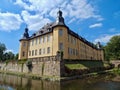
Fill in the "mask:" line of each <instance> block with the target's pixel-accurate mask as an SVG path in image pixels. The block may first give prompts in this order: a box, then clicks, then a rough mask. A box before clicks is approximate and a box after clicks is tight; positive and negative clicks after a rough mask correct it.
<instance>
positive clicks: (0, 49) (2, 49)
mask: <svg viewBox="0 0 120 90" xmlns="http://www.w3.org/2000/svg"><path fill="white" fill-rule="evenodd" d="M5 50H6V46H5V44H3V43H0V60H2V59H3V55H4V52H5Z"/></svg>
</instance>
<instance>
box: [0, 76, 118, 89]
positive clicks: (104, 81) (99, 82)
mask: <svg viewBox="0 0 120 90" xmlns="http://www.w3.org/2000/svg"><path fill="white" fill-rule="evenodd" d="M114 77H115V76H114V75H101V76H99V77H94V78H91V77H90V78H84V79H79V80H71V81H66V82H61V83H60V82H52V81H42V80H33V79H30V78H22V77H18V76H13V75H5V74H0V90H120V82H119V81H118V82H115V81H112V78H114ZM3 88H4V89H3Z"/></svg>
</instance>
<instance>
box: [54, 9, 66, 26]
mask: <svg viewBox="0 0 120 90" xmlns="http://www.w3.org/2000/svg"><path fill="white" fill-rule="evenodd" d="M56 24H59V25H65V23H64V18H63V17H62V11H61V10H59V11H58V12H57V19H56Z"/></svg>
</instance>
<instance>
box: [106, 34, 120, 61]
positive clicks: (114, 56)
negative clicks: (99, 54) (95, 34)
mask: <svg viewBox="0 0 120 90" xmlns="http://www.w3.org/2000/svg"><path fill="white" fill-rule="evenodd" d="M104 50H105V59H106V60H120V36H113V37H112V38H111V39H110V41H109V42H108V43H107V45H106V46H105V47H104Z"/></svg>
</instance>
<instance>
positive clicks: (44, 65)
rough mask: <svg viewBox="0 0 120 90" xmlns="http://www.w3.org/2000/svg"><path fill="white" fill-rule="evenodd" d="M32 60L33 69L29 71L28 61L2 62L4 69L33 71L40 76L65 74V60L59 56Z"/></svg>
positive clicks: (24, 71)
mask: <svg viewBox="0 0 120 90" xmlns="http://www.w3.org/2000/svg"><path fill="white" fill-rule="evenodd" d="M31 60H32V69H31V71H29V69H28V67H27V65H26V63H24V64H18V63H17V62H14V63H12V62H9V63H8V64H6V63H0V66H1V70H2V71H11V72H15V73H17V72H23V73H31V74H36V75H39V76H58V77H61V76H63V74H64V62H63V60H60V58H58V57H57V56H52V57H43V58H40V59H39V60H34V59H31Z"/></svg>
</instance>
